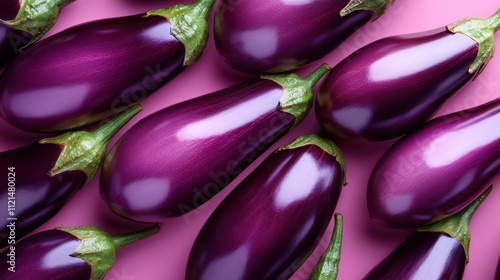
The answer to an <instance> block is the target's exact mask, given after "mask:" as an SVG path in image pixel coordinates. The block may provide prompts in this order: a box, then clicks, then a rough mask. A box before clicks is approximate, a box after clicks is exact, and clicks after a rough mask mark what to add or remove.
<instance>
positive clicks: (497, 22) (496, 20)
mask: <svg viewBox="0 0 500 280" xmlns="http://www.w3.org/2000/svg"><path fill="white" fill-rule="evenodd" d="M486 21H487V22H488V24H489V25H490V26H491V27H492V28H493V29H494V30H495V32H497V31H498V30H499V29H500V9H498V10H497V11H496V12H495V13H494V14H493V15H492V16H491V17H489V18H488V19H486Z"/></svg>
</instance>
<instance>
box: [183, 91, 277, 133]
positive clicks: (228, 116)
mask: <svg viewBox="0 0 500 280" xmlns="http://www.w3.org/2000/svg"><path fill="white" fill-rule="evenodd" d="M277 91H281V89H277ZM275 96H276V95H275V94H266V95H265V97H264V96H260V97H256V98H252V99H249V100H247V101H244V102H242V103H240V104H237V105H234V106H233V107H231V108H228V109H226V110H224V111H221V112H219V113H217V114H214V115H213V116H210V117H206V118H203V119H201V120H200V121H197V122H192V123H189V124H187V125H186V126H185V127H183V128H182V129H180V130H179V131H178V132H177V134H176V137H177V138H178V139H179V140H180V141H185V140H200V139H206V138H209V137H213V136H218V135H224V134H226V133H228V132H229V131H231V130H233V129H237V128H240V127H242V126H244V125H250V124H251V123H252V122H254V121H255V116H260V115H263V114H265V113H266V112H269V111H271V110H273V109H275V108H276V106H277V104H276V102H274V101H273V100H270V99H276V97H275ZM266 97H268V98H266Z"/></svg>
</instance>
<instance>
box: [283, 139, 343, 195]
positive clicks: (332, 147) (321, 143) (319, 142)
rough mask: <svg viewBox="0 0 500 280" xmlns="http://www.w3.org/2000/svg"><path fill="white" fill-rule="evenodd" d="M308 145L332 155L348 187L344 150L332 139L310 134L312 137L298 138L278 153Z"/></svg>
mask: <svg viewBox="0 0 500 280" xmlns="http://www.w3.org/2000/svg"><path fill="white" fill-rule="evenodd" d="M308 145H315V146H318V147H319V148H321V149H322V150H323V151H325V152H327V153H328V154H330V155H331V156H332V157H334V158H335V160H336V161H337V162H338V163H339V164H340V166H341V168H342V172H343V177H344V178H343V183H344V185H347V182H346V171H347V168H346V163H345V158H344V155H343V154H342V150H341V149H340V148H339V146H337V145H336V144H335V143H334V142H333V141H332V140H331V139H329V138H322V137H320V136H318V135H316V134H310V135H303V136H299V137H297V138H296V139H295V140H293V141H292V142H291V143H289V144H287V145H285V146H281V147H280V148H279V149H278V151H282V150H291V149H296V148H300V147H304V146H308Z"/></svg>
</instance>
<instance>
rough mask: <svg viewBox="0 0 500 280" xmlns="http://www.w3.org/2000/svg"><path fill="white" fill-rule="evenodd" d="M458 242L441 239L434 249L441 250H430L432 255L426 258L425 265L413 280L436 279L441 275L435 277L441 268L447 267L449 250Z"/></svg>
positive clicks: (421, 266)
mask: <svg viewBox="0 0 500 280" xmlns="http://www.w3.org/2000/svg"><path fill="white" fill-rule="evenodd" d="M455 242H457V241H456V240H455V239H454V238H451V237H450V238H440V239H439V240H438V242H436V244H434V247H436V248H440V249H439V250H436V249H430V250H429V251H430V253H429V254H428V255H427V256H426V258H425V259H424V261H423V263H422V264H421V265H419V269H418V270H417V271H416V272H415V274H414V275H413V277H412V279H435V277H438V276H441V275H435V274H436V271H440V268H442V267H445V264H446V262H447V261H448V258H447V257H448V252H449V251H450V250H449V249H446V248H445V247H447V248H450V249H452V248H453V247H454V246H455Z"/></svg>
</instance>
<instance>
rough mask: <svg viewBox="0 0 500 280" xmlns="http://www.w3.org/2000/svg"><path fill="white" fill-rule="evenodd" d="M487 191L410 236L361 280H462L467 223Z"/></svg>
mask: <svg viewBox="0 0 500 280" xmlns="http://www.w3.org/2000/svg"><path fill="white" fill-rule="evenodd" d="M490 192H491V187H490V188H488V189H487V190H486V191H485V192H484V193H483V194H482V195H481V196H479V197H478V198H477V199H476V200H475V201H473V202H472V203H471V204H470V205H468V206H467V207H466V208H465V209H464V210H463V211H461V212H459V213H457V214H455V215H453V216H451V217H448V218H446V219H444V220H442V221H439V222H437V223H436V224H433V225H430V226H428V227H425V228H421V229H419V230H418V232H416V233H413V234H412V235H410V236H409V237H408V238H407V239H406V240H405V241H404V242H403V243H402V244H401V245H399V246H398V247H397V248H396V249H395V250H394V251H393V252H392V253H391V254H390V255H389V256H387V257H386V258H385V259H384V260H383V261H381V262H380V263H379V264H378V265H377V266H376V267H374V268H373V269H372V270H371V271H370V272H369V273H368V274H367V275H366V276H365V277H364V278H363V280H377V279H380V280H382V279H384V280H385V279H412V280H427V279H436V280H448V279H457V280H458V279H462V276H463V274H464V269H465V264H466V262H468V261H469V245H470V232H469V222H470V220H471V218H472V216H473V215H474V213H475V211H476V210H477V208H478V207H479V206H480V205H481V203H482V202H483V201H484V199H486V197H487V196H488V194H489V193H490Z"/></svg>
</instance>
